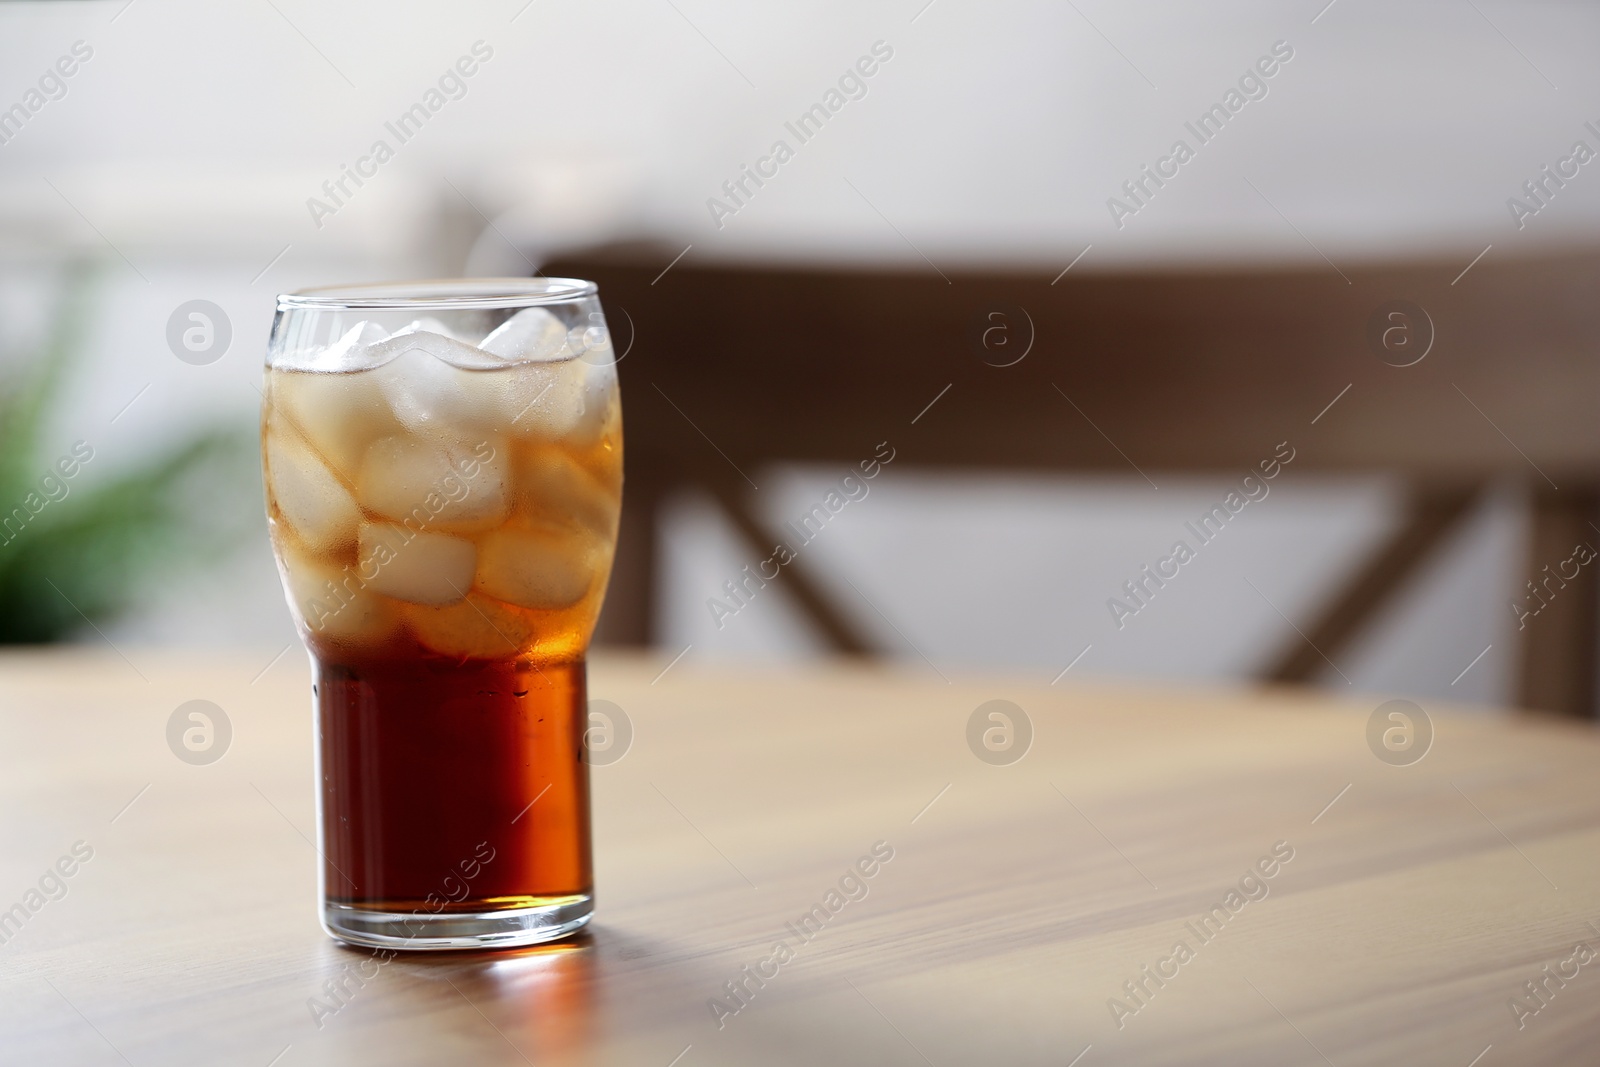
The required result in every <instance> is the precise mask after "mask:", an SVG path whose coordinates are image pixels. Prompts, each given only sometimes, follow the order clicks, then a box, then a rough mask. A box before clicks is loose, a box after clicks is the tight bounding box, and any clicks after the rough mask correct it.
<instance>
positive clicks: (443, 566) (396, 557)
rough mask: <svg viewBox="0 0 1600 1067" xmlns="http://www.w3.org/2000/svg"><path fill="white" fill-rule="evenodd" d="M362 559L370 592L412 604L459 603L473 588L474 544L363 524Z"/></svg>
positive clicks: (399, 527) (475, 554)
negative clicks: (368, 576)
mask: <svg viewBox="0 0 1600 1067" xmlns="http://www.w3.org/2000/svg"><path fill="white" fill-rule="evenodd" d="M356 558H357V559H359V560H360V561H361V567H360V574H361V575H362V576H363V577H365V576H367V575H371V576H372V577H370V578H367V587H368V588H369V589H372V590H373V591H374V592H378V593H382V594H383V595H384V596H387V597H393V598H394V599H395V600H404V601H406V602H407V603H411V604H454V603H456V602H457V601H459V600H460V599H461V598H462V597H464V596H466V595H467V590H468V589H470V588H472V575H473V571H474V570H475V568H476V565H477V549H475V548H473V546H472V542H471V541H464V540H462V539H461V538H459V537H451V536H449V535H448V534H441V533H430V532H428V531H426V530H409V529H407V528H406V527H404V526H394V525H391V524H389V523H370V522H369V523H362V524H361V534H360V543H359V547H358V549H357V553H356Z"/></svg>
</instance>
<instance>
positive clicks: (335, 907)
mask: <svg viewBox="0 0 1600 1067" xmlns="http://www.w3.org/2000/svg"><path fill="white" fill-rule="evenodd" d="M261 433H262V457H263V465H264V472H265V480H266V494H267V516H268V527H269V530H270V533H271V538H272V547H273V550H274V553H275V554H276V557H277V561H278V570H279V573H280V574H281V576H282V578H283V586H284V590H285V593H286V595H287V597H288V600H289V607H290V610H291V612H292V613H293V615H294V618H295V622H296V624H297V626H298V628H299V631H300V635H301V637H302V638H303V639H304V640H305V643H306V646H307V649H308V651H309V652H310V655H311V661H312V674H313V685H312V693H313V708H314V714H315V722H316V761H317V782H318V797H317V800H318V811H317V832H318V842H319V846H320V847H319V851H320V853H321V857H322V863H321V869H320V876H319V881H318V891H319V898H320V900H319V903H320V907H321V920H322V925H323V928H324V929H325V930H327V932H328V933H329V934H331V935H332V936H333V937H335V938H338V939H339V940H341V941H347V942H351V943H354V944H358V945H366V946H371V947H383V948H407V949H449V948H481V947H487V946H509V945H525V944H532V943H535V942H539V941H548V940H552V939H555V938H559V937H563V936H565V935H568V934H571V933H572V932H574V931H575V930H577V929H578V928H579V927H581V926H583V925H584V924H585V923H586V922H588V921H589V917H590V915H591V913H592V910H593V905H594V887H593V876H592V863H591V858H590V838H589V778H588V764H587V762H586V760H585V758H584V733H585V726H586V720H587V700H586V696H585V668H584V657H585V653H586V651H587V648H588V644H589V638H590V635H591V634H592V633H593V631H594V625H595V620H596V617H597V616H598V614H599V610H600V603H601V600H602V599H603V597H604V595H605V588H606V582H607V579H608V577H609V575H610V570H611V558H612V553H613V550H614V548H615V544H616V534H617V519H618V511H619V508H620V506H621V498H622V410H621V402H620V399H619V395H618V389H617V376H616V360H615V356H614V354H613V352H612V348H611V341H610V336H609V334H608V332H607V330H606V326H605V317H604V315H603V313H602V311H601V308H600V302H599V297H598V293H597V291H596V288H595V286H594V285H593V284H592V283H590V282H585V281H577V280H572V279H563V278H535V279H519V278H490V279H467V280H458V281H438V282H416V283H408V284H398V285H364V286H353V287H348V288H336V289H313V290H307V291H304V292H299V293H293V294H289V295H285V296H280V297H279V298H278V309H277V316H276V318H275V319H274V321H273V325H272V337H271V341H270V343H269V345H268V350H267V369H266V388H265V390H264V401H263V405H262V420H261Z"/></svg>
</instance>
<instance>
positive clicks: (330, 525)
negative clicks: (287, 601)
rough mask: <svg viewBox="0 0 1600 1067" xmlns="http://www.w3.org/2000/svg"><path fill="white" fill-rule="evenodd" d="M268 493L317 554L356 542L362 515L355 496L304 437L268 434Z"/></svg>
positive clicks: (279, 431) (279, 430) (285, 430)
mask: <svg viewBox="0 0 1600 1067" xmlns="http://www.w3.org/2000/svg"><path fill="white" fill-rule="evenodd" d="M266 451H267V464H266V467H267V469H266V480H267V490H268V492H269V493H270V494H271V496H272V501H273V503H274V504H276V505H277V508H278V514H279V515H280V516H281V517H282V518H283V520H284V522H285V523H286V524H287V525H288V526H289V528H290V529H291V530H293V531H294V533H295V535H296V536H297V537H299V538H300V540H301V541H302V542H303V543H304V544H305V545H306V547H308V548H310V549H311V550H312V551H313V552H327V551H329V550H331V549H334V548H336V547H338V546H340V545H348V544H349V543H350V542H351V541H353V540H354V539H355V533H356V524H357V523H359V522H360V521H361V512H360V510H359V509H358V508H357V507H356V501H355V497H353V496H352V495H351V494H350V490H349V489H347V488H345V486H344V484H343V483H342V482H340V481H339V479H338V478H337V477H336V476H335V475H334V473H333V471H332V470H330V469H329V468H328V466H327V465H326V464H325V463H324V462H323V460H322V459H321V457H319V456H318V455H317V454H316V453H315V452H313V451H312V450H311V448H310V446H309V445H307V444H306V443H305V442H304V441H303V440H301V438H300V436H299V435H298V434H297V433H295V432H294V431H293V430H292V429H290V428H289V427H287V426H283V425H280V426H277V427H270V426H269V429H268V432H267V449H266Z"/></svg>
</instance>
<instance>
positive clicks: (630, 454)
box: [544, 245, 1600, 716]
mask: <svg viewBox="0 0 1600 1067" xmlns="http://www.w3.org/2000/svg"><path fill="white" fill-rule="evenodd" d="M675 254H676V249H673V248H668V247H662V246H651V245H633V246H626V247H623V246H618V247H611V248H606V249H595V250H593V251H589V252H586V253H583V254H574V255H569V256H566V257H563V258H562V259H561V260H559V261H558V262H555V263H551V264H549V265H547V266H546V267H545V268H544V273H547V274H550V275H571V276H577V277H583V278H591V279H593V280H595V281H597V282H598V283H599V285H600V292H601V297H602V299H603V300H604V303H605V306H606V308H607V314H608V318H609V319H610V321H611V324H612V327H613V330H614V332H615V333H616V335H617V343H618V344H619V345H620V346H625V347H628V355H627V356H626V357H625V363H624V366H623V375H624V377H625V379H626V382H627V390H626V404H627V416H626V417H627V427H628V429H627V433H628V445H627V479H628V482H627V493H626V498H627V499H626V505H625V509H624V532H623V536H622V538H621V540H620V543H619V557H618V563H617V569H616V573H615V578H614V581H613V586H612V592H611V595H610V599H609V601H608V604H607V607H606V615H605V621H604V631H603V633H602V635H601V638H602V640H608V641H611V642H622V643H648V642H650V640H651V637H652V634H651V630H650V620H651V619H652V617H653V605H652V603H651V598H652V596H653V590H654V588H655V581H654V575H653V574H652V568H653V566H654V563H653V561H654V558H655V552H654V545H655V539H656V533H657V530H656V527H657V516H658V513H659V509H660V505H661V502H662V501H663V499H664V498H665V497H666V495H667V494H669V493H671V492H672V491H673V490H674V489H677V488H679V487H682V486H685V485H696V486H700V487H702V488H703V489H705V490H708V491H709V492H710V493H711V494H712V495H713V496H714V497H715V499H716V500H717V501H719V502H720V504H721V506H722V508H723V509H724V510H725V511H726V513H727V515H728V517H729V518H730V519H731V520H732V522H733V525H734V527H735V528H736V529H737V530H738V531H739V532H740V533H741V534H742V535H743V536H744V537H745V538H746V539H747V540H748V541H749V542H750V544H751V546H752V548H753V549H755V550H758V551H759V552H760V553H761V554H762V555H763V556H765V555H766V554H767V553H768V552H770V551H771V546H772V545H773V544H774V543H775V542H776V541H777V540H778V534H777V532H776V531H773V530H770V529H767V528H766V527H765V525H764V523H763V522H762V521H761V520H760V519H759V518H758V517H757V516H756V515H755V514H754V513H753V512H752V511H751V509H750V508H749V506H748V503H747V500H746V493H747V492H748V486H747V484H746V481H745V478H744V476H743V473H741V472H743V471H754V470H756V469H759V468H761V467H762V466H763V465H765V464H769V463H774V462H779V461H809V462H838V463H854V462H856V461H857V460H858V459H859V458H860V457H862V456H865V455H869V454H870V453H871V451H872V449H873V446H874V445H875V444H876V443H877V442H879V441H882V440H885V439H889V440H891V441H892V442H893V444H894V447H896V448H897V449H899V454H900V456H901V457H902V458H901V459H899V460H897V462H904V463H906V464H907V465H918V466H922V467H942V468H947V469H952V470H955V469H962V468H967V469H973V468H982V469H995V468H1003V469H1009V470H1016V471H1056V472H1085V471H1095V472H1114V473H1123V474H1128V475H1132V476H1137V474H1136V473H1135V472H1136V470H1148V471H1171V470H1181V471H1188V472H1210V473H1241V474H1242V473H1243V472H1244V471H1245V470H1247V469H1249V468H1251V467H1253V466H1254V465H1255V464H1256V463H1257V462H1258V461H1259V459H1260V458H1261V457H1263V456H1266V455H1269V454H1270V453H1271V451H1272V449H1273V446H1274V445H1275V444H1276V443H1277V442H1280V441H1285V440H1287V441H1289V442H1291V444H1292V445H1293V447H1295V448H1296V450H1297V458H1296V461H1295V471H1296V473H1301V472H1304V471H1307V470H1312V469H1315V470H1319V471H1327V472H1340V473H1359V472H1388V473H1395V474H1398V475H1400V476H1401V477H1403V478H1404V479H1405V482H1406V484H1407V486H1408V487H1409V490H1408V491H1409V496H1410V505H1409V512H1408V515H1407V516H1406V518H1405V520H1404V521H1403V522H1402V523H1401V524H1400V526H1399V528H1398V529H1397V530H1396V531H1395V532H1394V534H1393V535H1392V536H1390V537H1389V538H1388V539H1387V540H1386V541H1385V542H1384V543H1382V544H1380V545H1378V546H1377V547H1376V548H1375V549H1374V550H1373V551H1372V552H1371V554H1370V555H1369V557H1368V558H1367V559H1366V561H1365V562H1364V563H1363V564H1362V565H1361V566H1359V567H1357V568H1356V569H1355V571H1354V573H1352V574H1351V575H1349V576H1348V578H1347V580H1346V581H1345V582H1344V583H1343V585H1342V587H1341V588H1340V589H1339V590H1338V592H1337V593H1336V594H1335V595H1333V596H1332V597H1330V598H1329V599H1328V601H1327V602H1326V603H1325V604H1324V605H1323V606H1322V609H1321V611H1320V613H1319V614H1318V615H1317V616H1316V617H1315V618H1314V619H1313V620H1312V621H1311V622H1310V623H1309V624H1304V625H1303V626H1302V628H1303V630H1304V634H1305V636H1304V638H1302V637H1301V636H1299V635H1291V640H1289V641H1288V642H1287V643H1286V644H1285V646H1284V647H1283V649H1282V650H1281V651H1280V653H1279V654H1278V655H1277V656H1276V657H1274V658H1273V659H1272V660H1271V662H1270V665H1269V666H1268V668H1267V669H1266V670H1265V672H1264V674H1263V677H1264V678H1266V679H1270V680H1275V681H1306V680H1308V679H1310V678H1311V677H1312V676H1313V675H1314V674H1315V673H1316V671H1317V670H1318V669H1319V667H1320V665H1321V663H1322V656H1321V654H1319V652H1318V651H1317V650H1318V649H1320V650H1321V653H1326V654H1327V655H1329V656H1337V655H1338V652H1339V651H1340V650H1341V649H1342V648H1344V647H1345V646H1346V645H1347V644H1348V642H1349V641H1350V640H1351V639H1352V638H1353V637H1354V636H1355V635H1357V634H1358V633H1359V632H1360V631H1361V629H1362V627H1363V626H1365V625H1366V624H1367V623H1368V622H1369V621H1370V620H1371V619H1372V618H1373V617H1374V615H1375V614H1376V613H1377V612H1378V611H1379V610H1380V609H1381V608H1382V607H1383V606H1384V605H1385V604H1386V603H1387V602H1388V601H1389V599H1390V598H1391V597H1392V596H1393V595H1394V594H1395V593H1396V592H1397V590H1399V589H1400V588H1401V587H1402V585H1403V584H1404V582H1405V580H1406V579H1407V578H1408V577H1409V576H1410V575H1412V574H1413V573H1415V572H1416V570H1417V569H1418V566H1419V564H1421V563H1422V562H1423V561H1424V560H1425V559H1427V557H1428V556H1429V554H1430V553H1431V552H1432V551H1433V550H1434V549H1435V548H1437V546H1438V545H1439V544H1440V543H1441V542H1442V541H1444V540H1445V538H1446V537H1447V536H1448V535H1449V534H1450V533H1451V532H1452V531H1454V530H1455V529H1457V528H1458V527H1459V526H1460V525H1461V523H1462V520H1463V518H1464V517H1465V516H1466V515H1467V514H1468V513H1469V511H1470V509H1471V506H1472V504H1473V502H1474V501H1475V500H1476V499H1477V498H1478V497H1479V496H1480V494H1481V493H1482V492H1483V490H1484V488H1485V486H1486V485H1487V484H1488V483H1489V482H1490V481H1491V480H1505V479H1507V478H1513V479H1519V480H1522V481H1524V482H1526V483H1527V484H1529V485H1530V486H1531V487H1532V489H1533V494H1532V498H1533V500H1534V505H1533V514H1532V531H1533V536H1532V538H1531V545H1530V556H1529V559H1528V563H1527V577H1528V579H1529V580H1530V582H1531V583H1533V584H1532V585H1530V586H1529V587H1528V589H1527V590H1526V592H1527V593H1528V596H1527V604H1528V605H1529V606H1531V607H1538V606H1540V605H1543V606H1542V608H1541V610H1540V611H1539V614H1538V615H1537V616H1529V617H1528V618H1527V619H1526V620H1525V622H1526V625H1525V626H1524V627H1523V628H1522V629H1521V630H1520V631H1519V637H1520V638H1521V640H1522V643H1523V647H1522V652H1521V661H1520V682H1519V688H1518V692H1519V698H1520V702H1521V703H1522V704H1523V705H1525V706H1527V707H1530V708H1538V709H1545V710H1550V711H1556V712H1562V713H1565V714H1568V715H1581V716H1590V715H1593V714H1594V710H1595V681H1594V679H1595V667H1596V664H1595V658H1596V643H1597V639H1600V632H1597V611H1600V596H1597V588H1600V587H1597V584H1596V579H1595V572H1596V569H1597V567H1600V561H1597V562H1596V564H1595V565H1591V566H1582V567H1580V568H1579V569H1578V572H1577V574H1576V576H1571V575H1570V571H1571V569H1572V567H1571V565H1567V566H1566V567H1564V568H1563V567H1562V563H1563V561H1567V560H1569V558H1570V557H1572V555H1573V548H1574V546H1575V545H1577V544H1579V543H1587V544H1591V545H1596V546H1600V525H1597V522H1600V504H1597V501H1600V419H1597V418H1596V417H1595V412H1594V407H1595V404H1596V401H1597V400H1600V360H1597V358H1596V348H1597V340H1600V309H1597V306H1596V302H1595V299H1594V295H1593V294H1594V293H1595V292H1596V291H1597V286H1600V253H1595V252H1588V251H1584V252H1578V253H1572V254H1569V255H1562V256H1549V257H1546V258H1541V259H1535V260H1514V259H1512V258H1510V257H1509V256H1500V255H1499V254H1497V253H1491V254H1490V255H1489V256H1487V257H1485V258H1483V259H1482V261H1481V262H1477V263H1476V264H1475V265H1473V266H1472V267H1471V269H1470V270H1468V271H1467V272H1466V273H1465V274H1463V273H1462V267H1463V266H1464V265H1465V260H1461V261H1457V260H1456V259H1451V260H1450V261H1448V262H1445V261H1442V260H1441V261H1435V262H1418V263H1410V264H1404V265H1393V266H1366V267H1349V266H1347V267H1344V268H1343V269H1342V272H1341V271H1340V270H1338V269H1335V268H1333V267H1331V266H1328V265H1324V264H1320V263H1319V264H1312V265H1307V266H1294V267H1285V268H1277V269H1265V268H1251V269H1239V270H1211V271H1204V272H1201V271H1173V272H1160V273H1156V272H1150V273H1127V274H1089V273H1087V272H1078V271H1074V272H1069V273H1066V274H1064V275H1059V276H1054V279H1055V280H1052V277H1053V275H1052V273H1051V272H1049V271H1023V270H1016V269H993V270H974V269H967V270H962V271H960V272H951V271H949V270H948V269H947V270H946V274H947V275H948V278H946V277H945V276H944V275H941V274H940V273H938V272H936V271H935V270H933V269H931V268H927V267H915V266H914V267H907V268H897V269H894V270H882V271H874V270H865V269H855V268H851V269H846V268H839V269H827V268H817V267H794V266H777V265H771V264H764V265H745V264H727V263H713V262H709V261H701V260H699V259H697V257H696V255H695V253H693V252H691V253H690V254H689V256H687V257H685V258H684V259H682V260H681V261H679V262H676V263H675V264H674V265H672V266H671V268H670V269H666V270H664V268H666V267H667V266H668V264H669V263H671V262H672V261H673V257H674V255H675ZM1396 301H1406V302H1409V303H1408V304H1404V305H1401V304H1396V303H1395V302H1396ZM1419 309H1420V310H1419ZM996 327H998V328H999V331H1000V332H998V333H996V332H994V331H995V328H996ZM985 331H988V333H987V334H986V332H985ZM1030 341H1031V348H1029V349H1028V351H1027V354H1026V356H1025V358H1022V359H1021V360H1020V361H1018V362H1015V363H1012V364H1011V365H1009V366H1000V365H996V364H1003V363H1007V362H1009V361H1010V360H1012V359H1014V358H1015V357H1016V356H1017V355H1018V354H1020V353H1021V352H1022V351H1023V349H1024V348H1025V347H1027V345H1028V343H1029V342H1030ZM1008 346H1009V347H1008ZM1413 359H1415V360H1416V361H1415V362H1410V361H1411V360H1413ZM1408 362H1409V363H1410V365H1405V366H1401V365H1396V364H1401V363H1408ZM936 397H937V398H940V399H939V401H938V405H937V406H936V407H935V409H934V411H935V412H936V416H934V415H930V416H928V417H925V418H922V419H920V420H918V421H917V423H916V425H912V422H913V419H914V418H915V417H916V416H918V413H919V412H920V411H922V410H923V409H924V408H925V407H926V406H927V405H928V404H929V403H930V402H931V401H933V400H934V399H935V398H936ZM1547 565H1548V567H1549V568H1550V570H1546V569H1545V568H1546V567H1547ZM1558 570H1565V571H1567V572H1569V573H1568V574H1566V575H1556V577H1555V578H1554V579H1553V580H1552V578H1551V575H1552V574H1555V572H1556V571H1558ZM780 580H781V581H783V582H785V583H787V586H788V588H789V590H790V592H791V593H792V594H793V596H794V598H795V600H796V601H797V602H798V604H799V605H800V607H801V608H802V609H803V610H804V611H805V613H806V614H807V616H808V617H809V618H810V620H811V621H812V622H813V623H814V624H815V625H816V627H817V629H818V630H819V631H820V632H821V633H822V634H823V635H824V636H825V637H826V638H827V639H828V641H829V642H830V643H831V644H832V646H833V647H834V648H835V649H836V650H838V651H839V652H842V653H847V654H858V655H859V654H869V653H870V652H871V651H872V649H871V646H870V643H869V641H868V640H867V639H866V638H865V637H864V636H863V634H862V632H861V630H860V628H859V627H858V626H857V625H856V624H855V622H854V620H853V618H852V615H851V612H849V611H847V610H845V609H844V608H842V607H840V606H839V605H838V604H836V603H834V602H833V601H832V600H831V599H830V597H829V596H828V595H827V594H826V593H825V592H824V590H823V588H822V587H821V586H820V585H819V584H818V583H816V582H815V581H814V580H813V578H812V577H811V576H809V575H808V573H807V570H806V561H805V560H800V561H799V562H798V564H797V565H796V566H793V567H787V568H785V569H784V572H783V577H782V578H781V579H780ZM1535 586H1537V587H1538V590H1539V592H1538V594H1537V599H1536V597H1535V591H1534V590H1535ZM1507 610H1508V611H1510V610H1512V608H1511V606H1510V605H1508V606H1507Z"/></svg>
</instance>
